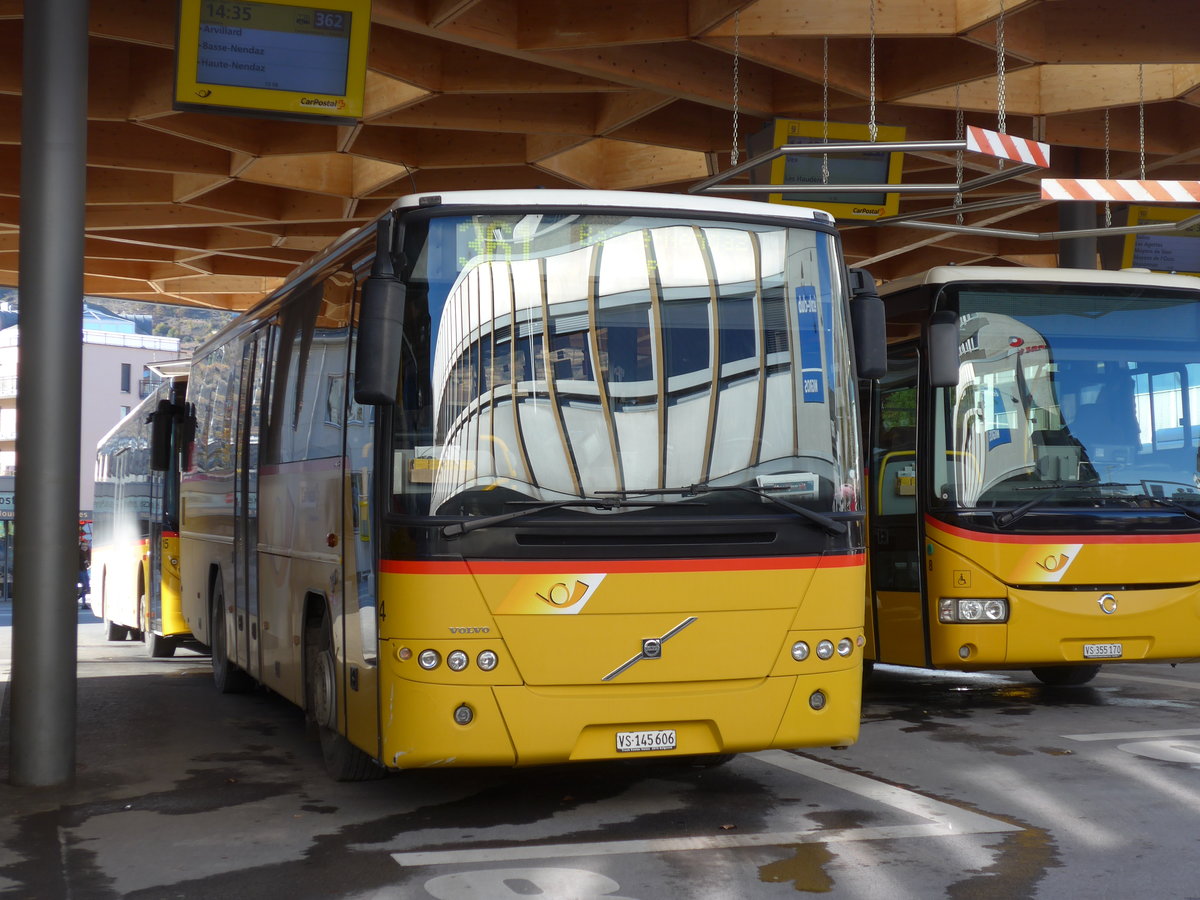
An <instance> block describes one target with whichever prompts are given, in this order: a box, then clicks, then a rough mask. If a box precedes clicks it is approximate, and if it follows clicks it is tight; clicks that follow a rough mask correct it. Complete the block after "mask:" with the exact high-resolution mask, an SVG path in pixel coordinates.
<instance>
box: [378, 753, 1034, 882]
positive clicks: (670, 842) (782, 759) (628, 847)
mask: <svg viewBox="0 0 1200 900" xmlns="http://www.w3.org/2000/svg"><path fill="white" fill-rule="evenodd" d="M746 756H747V757H748V758H749V759H754V760H757V761H758V762H762V763H766V764H768V765H772V766H776V767H777V768H780V769H786V770H787V771H789V772H793V773H795V774H797V775H801V776H803V777H805V778H810V779H812V780H814V781H820V782H822V783H823V784H827V785H830V786H831V787H834V788H837V789H839V790H843V791H848V792H850V793H853V794H857V795H858V796H860V797H863V798H864V799H867V800H871V801H874V802H876V803H879V804H882V805H884V806H889V807H891V808H893V809H896V810H899V811H900V812H902V813H906V814H908V815H913V816H916V817H918V818H921V819H924V820H925V821H923V822H920V823H915V824H911V825H885V826H878V827H871V828H867V827H864V828H847V829H829V828H820V827H815V828H809V829H806V830H801V831H774V832H763V833H760V834H719V835H691V836H687V837H676V838H659V839H656V840H633V841H598V842H589V843H578V844H572V843H567V844H529V845H525V846H518V847H485V848H479V849H461V850H431V851H412V852H401V853H393V854H392V859H394V860H396V862H398V863H399V864H400V865H402V866H444V865H466V864H473V863H494V862H508V861H512V860H531V859H558V860H561V859H564V858H567V859H569V858H573V857H582V856H614V855H618V854H634V853H668V852H671V853H674V852H682V851H689V850H724V849H733V848H739V847H773V846H779V845H786V844H807V843H841V842H845V841H879V840H895V839H897V838H912V837H947V836H952V835H957V836H962V835H968V834H995V833H1000V832H1007V831H1021V830H1022V829H1021V827H1020V826H1019V825H1011V824H1009V823H1008V822H1003V821H1001V820H999V819H993V818H990V817H988V816H984V815H980V814H979V813H973V812H970V811H968V810H963V809H959V808H958V807H956V806H951V805H950V804H948V803H942V802H940V801H938V800H934V799H932V798H930V797H925V796H922V795H920V794H915V793H913V792H912V791H906V790H904V789H903V788H898V787H894V786H892V785H889V784H884V783H883V782H880V781H876V780H874V779H872V778H867V777H866V776H863V775H856V774H854V773H853V772H846V771H844V770H842V769H839V768H837V767H835V766H831V765H828V764H826V763H822V762H818V761H817V760H813V759H809V758H807V757H803V756H795V755H793V754H791V753H787V752H785V751H783V750H768V751H764V752H762V753H752V754H746Z"/></svg>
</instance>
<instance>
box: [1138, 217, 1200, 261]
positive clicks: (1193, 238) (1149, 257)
mask: <svg viewBox="0 0 1200 900" xmlns="http://www.w3.org/2000/svg"><path fill="white" fill-rule="evenodd" d="M1196 212H1197V210H1196V209H1194V208H1192V209H1184V208H1181V207H1177V206H1130V207H1129V221H1128V224H1129V225H1155V224H1160V223H1163V222H1180V221H1182V220H1184V219H1190V218H1193V217H1194V216H1195V215H1196ZM1121 266H1122V267H1123V268H1127V269H1128V268H1134V269H1150V270H1151V271H1152V272H1168V273H1170V272H1175V273H1178V274H1180V275H1200V226H1192V227H1191V228H1188V229H1187V230H1186V231H1184V232H1182V233H1180V234H1164V233H1162V232H1151V233H1149V234H1130V235H1126V236H1125V252H1124V254H1123V256H1122V259H1121Z"/></svg>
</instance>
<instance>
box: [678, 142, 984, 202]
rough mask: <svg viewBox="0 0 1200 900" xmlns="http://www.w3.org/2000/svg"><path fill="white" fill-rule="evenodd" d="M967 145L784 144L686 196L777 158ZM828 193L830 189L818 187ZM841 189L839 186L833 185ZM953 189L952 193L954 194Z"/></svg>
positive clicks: (934, 149) (695, 186) (700, 183)
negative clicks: (812, 154)
mask: <svg viewBox="0 0 1200 900" xmlns="http://www.w3.org/2000/svg"><path fill="white" fill-rule="evenodd" d="M966 149H967V142H966V139H965V138H964V139H963V140H957V141H838V142H833V141H831V142H829V143H824V142H822V143H812V144H787V145H785V146H783V147H775V148H774V149H772V150H767V151H766V152H765V153H760V154H758V156H754V157H751V158H750V159H748V160H746V161H745V162H744V163H741V164H739V165H736V166H733V167H732V168H729V169H726V170H725V171H724V172H718V173H717V174H716V175H713V176H712V177H710V178H705V179H704V180H703V181H697V182H696V183H695V184H693V185H692V186H691V187H690V188H688V193H689V194H702V193H716V192H715V191H710V190H709V188H710V187H712V186H713V185H717V184H721V183H723V182H726V181H728V180H729V179H730V178H733V177H734V176H735V175H741V174H742V173H743V172H748V171H749V170H751V169H753V168H756V167H757V166H761V165H764V164H765V163H769V162H771V161H772V160H773V159H775V158H776V157H779V156H803V155H805V154H811V153H820V154H825V153H866V152H874V153H879V152H883V153H905V152H909V151H918V150H919V151H923V152H927V153H936V152H942V151H953V150H966ZM821 187H824V188H826V189H827V190H828V188H829V187H831V186H830V185H821ZM836 187H838V188H839V189H841V187H842V186H841V185H836ZM957 189H958V188H957V186H955V190H957Z"/></svg>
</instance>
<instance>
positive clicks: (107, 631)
mask: <svg viewBox="0 0 1200 900" xmlns="http://www.w3.org/2000/svg"><path fill="white" fill-rule="evenodd" d="M127 637H129V629H128V628H126V627H125V626H124V625H118V624H117V623H116V622H114V621H113V620H112V619H105V620H104V639H105V640H107V641H123V640H125V638H127Z"/></svg>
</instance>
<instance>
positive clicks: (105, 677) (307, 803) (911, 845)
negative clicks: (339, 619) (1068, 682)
mask: <svg viewBox="0 0 1200 900" xmlns="http://www.w3.org/2000/svg"><path fill="white" fill-rule="evenodd" d="M10 616H11V604H5V603H0V680H2V681H4V682H5V684H3V685H0V689H4V697H5V703H4V706H3V708H2V711H0V896H4V897H9V896H12V897H19V898H22V900H25V898H30V900H58V898H68V900H92V898H95V900H111V898H138V900H147V898H197V900H200V898H222V900H238V898H272V900H274V898H280V897H282V898H286V900H307V898H354V900H358V898H364V900H366V898H370V900H384V898H387V900H392V898H404V900H408V898H412V900H429V898H433V900H468V898H476V900H478V898H483V900H513V898H530V897H534V898H543V900H547V898H551V900H660V898H664V897H668V898H699V900H741V898H796V897H803V896H808V895H810V894H821V895H825V896H829V897H833V898H855V900H857V898H881V900H882V898H887V900H905V898H914V900H925V898H938V897H947V898H955V900H958V898H963V900H967V898H969V900H988V898H997V900H1000V898H1003V900H1013V898H1024V897H1030V898H1047V900H1048V898H1055V900H1057V898H1075V897H1079V898H1085V897H1086V898H1132V897H1137V898H1154V900H1160V898H1163V900H1171V898H1179V900H1186V898H1200V718H1198V716H1197V710H1198V708H1200V667H1194V666H1179V667H1176V668H1171V667H1167V666H1148V665H1129V666H1116V665H1114V666H1109V667H1106V668H1105V670H1104V671H1102V672H1101V674H1100V676H1099V677H1098V678H1097V679H1096V680H1095V681H1094V682H1092V683H1091V684H1090V685H1087V686H1084V687H1078V688H1056V689H1051V688H1046V687H1044V686H1041V685H1040V684H1038V683H1037V682H1036V681H1034V680H1033V678H1032V677H1031V676H1029V675H1028V674H1027V673H1011V674H1005V673H985V674H976V675H966V674H962V673H936V672H929V671H925V670H905V669H892V668H890V667H880V669H878V670H877V671H876V673H875V675H874V676H873V677H872V679H871V681H870V682H869V684H868V687H867V691H866V696H865V699H864V709H863V729H862V735H861V737H860V740H859V742H858V743H857V744H855V745H854V746H852V747H848V748H844V749H836V750H832V749H826V750H803V751H791V752H784V751H776V752H769V753H761V754H748V755H744V756H739V757H737V758H735V759H734V760H733V761H732V762H730V763H728V764H726V765H724V766H720V767H716V768H697V767H689V766H681V765H677V764H670V763H668V762H667V761H665V760H655V759H652V758H640V759H635V760H630V761H621V762H618V763H616V764H608V765H574V766H559V767H553V768H547V769H522V770H462V769H440V770H427V771H419V772H405V773H399V774H396V775H393V776H390V777H388V778H387V779H384V780H382V781H376V782H368V783H360V784H338V783H335V782H332V781H330V780H328V778H327V777H326V776H325V774H324V771H323V769H322V767H321V763H320V754H319V750H318V747H317V745H316V743H315V742H312V741H311V740H309V739H308V737H307V736H306V730H305V728H304V721H303V715H302V714H301V713H300V712H299V711H298V710H296V709H295V708H294V707H292V706H291V705H290V704H288V703H286V702H284V701H282V700H281V699H280V698H278V697H277V696H275V695H273V694H271V693H270V692H267V691H259V692H256V693H252V694H248V695H240V696H227V695H226V696H223V695H219V694H217V693H216V691H215V690H214V689H213V687H212V684H211V677H210V669H209V661H208V659H207V658H206V657H203V656H200V655H198V654H195V653H192V652H190V651H186V650H180V651H179V652H178V653H177V654H176V656H175V658H172V659H157V660H156V659H150V658H149V657H148V656H147V654H146V651H145V648H144V646H143V645H142V644H138V643H133V642H121V643H109V642H106V641H105V640H104V637H103V624H102V623H101V622H100V621H99V620H98V619H96V618H95V617H94V616H92V615H91V613H90V611H87V610H83V611H81V612H80V624H79V682H78V686H79V687H78V726H77V727H78V739H77V774H76V778H75V780H74V783H73V784H71V785H70V786H68V787H63V788H39V789H31V788H17V787H13V786H11V785H9V784H8V770H7V765H8V740H9V722H8V718H7V702H6V701H7V690H6V689H5V688H6V682H7V677H8V670H9V653H8V643H9V638H10V632H11V628H10Z"/></svg>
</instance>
